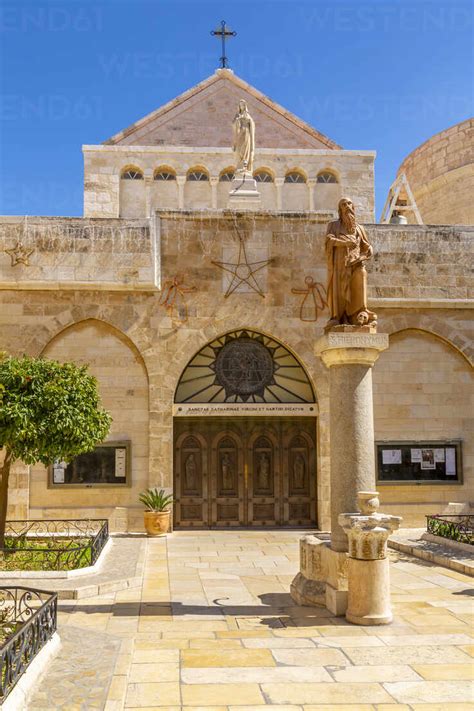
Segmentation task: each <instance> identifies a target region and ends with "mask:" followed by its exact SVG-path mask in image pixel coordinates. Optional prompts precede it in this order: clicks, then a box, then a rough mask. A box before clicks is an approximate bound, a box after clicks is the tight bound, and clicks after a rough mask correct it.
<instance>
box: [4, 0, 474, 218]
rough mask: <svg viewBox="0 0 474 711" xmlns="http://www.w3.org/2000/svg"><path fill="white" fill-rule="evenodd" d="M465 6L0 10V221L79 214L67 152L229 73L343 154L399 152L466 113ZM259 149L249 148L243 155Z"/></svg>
mask: <svg viewBox="0 0 474 711" xmlns="http://www.w3.org/2000/svg"><path fill="white" fill-rule="evenodd" d="M473 7H474V5H473V3H472V2H471V0H433V1H426V2H425V0H390V1H389V0H345V1H343V0H341V1H339V0H307V1H304V0H271V1H269V2H267V1H266V0H239V1H238V2H237V0H221V1H219V2H218V1H217V0H215V1H208V2H205V1H203V2H201V1H200V0H103V1H100V0H98V1H96V0H77V1H76V0H61V1H57V2H56V1H54V0H51V1H47V0H31V1H28V0H0V38H1V42H2V49H1V53H2V54H1V65H0V72H1V108H0V132H1V133H0V143H1V158H0V171H1V180H0V214H29V215H81V214H82V181H83V164H82V153H81V145H82V144H84V143H88V144H91V143H92V144H93V143H101V142H102V141H103V140H105V139H106V138H108V137H110V136H111V135H113V134H115V133H116V132H117V131H119V130H120V129H122V128H124V127H126V126H128V125H129V124H130V123H132V122H133V121H135V120H137V119H138V118H140V117H142V116H143V115H145V114H147V113H148V112H149V111H151V110H153V109H155V108H157V107H158V106H160V105H161V104H163V103H165V102H166V101H168V100H170V99H172V98H173V97H175V96H176V95H178V94H179V93H181V92H182V91H184V90H185V89H188V88H189V87H190V86H192V85H193V84H195V83H197V82H199V81H201V80H202V79H204V78H206V77H207V76H209V75H210V74H212V73H213V71H214V70H215V69H216V67H217V65H218V58H219V56H220V44H219V42H218V41H217V40H216V39H215V38H213V37H211V36H210V30H211V29H213V28H214V27H215V26H216V25H217V24H218V22H219V21H220V20H221V19H225V20H226V21H227V23H228V24H229V25H230V26H231V27H232V28H233V29H235V30H236V31H237V32H238V36H237V37H236V38H234V39H232V40H231V41H230V42H229V47H228V55H229V58H230V66H231V68H232V69H233V70H234V71H235V72H236V73H237V74H238V75H239V76H241V77H242V78H243V79H244V80H246V81H248V82H249V83H250V84H253V85H254V86H256V87H257V88H258V89H260V90H261V91H263V92H264V93H265V94H268V95H269V96H270V97H272V98H273V99H274V100H276V101H277V102H279V103H280V104H283V105H284V106H285V107H287V108H288V109H289V110H291V111H293V112H294V113H295V114H297V115H298V116H300V117H301V118H302V119H304V120H306V121H308V122H309V123H310V124H312V125H313V126H314V127H316V128H317V129H318V130H320V131H322V132H323V133H325V134H327V135H328V136H330V137H331V138H332V139H334V140H335V141H336V142H337V143H339V144H341V145H342V146H343V147H344V148H349V149H375V150H376V151H377V160H376V202H377V217H379V215H380V211H381V209H382V207H383V202H384V200H385V197H386V193H387V189H388V187H389V185H390V183H391V181H392V180H393V178H394V176H395V173H396V170H397V167H398V166H399V164H400V162H401V161H402V159H403V157H404V156H405V155H406V154H407V153H409V152H410V151H411V150H413V149H414V148H415V147H416V146H417V145H419V144H420V143H421V142H423V141H424V140H426V139H427V138H429V137H430V136H431V135H432V134H434V133H437V132H438V131H441V130H443V129H444V128H446V127H448V126H451V125H452V124H455V123H457V122H459V121H462V120H464V119H466V118H468V117H469V116H470V115H472V106H473V50H472V46H473V32H472V20H473V14H474V13H473ZM257 147H258V146H257Z"/></svg>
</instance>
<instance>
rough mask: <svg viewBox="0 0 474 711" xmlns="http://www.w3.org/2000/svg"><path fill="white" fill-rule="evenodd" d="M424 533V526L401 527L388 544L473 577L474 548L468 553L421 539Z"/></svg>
mask: <svg viewBox="0 0 474 711" xmlns="http://www.w3.org/2000/svg"><path fill="white" fill-rule="evenodd" d="M424 533H426V529H425V528H401V529H399V530H398V531H396V532H395V533H393V534H392V535H391V536H390V538H389V540H388V545H389V547H390V548H393V549H395V550H398V551H401V552H402V553H408V554H409V555H412V556H414V557H415V558H421V559H422V560H428V561H430V562H431V563H436V565H442V566H443V567H446V568H450V569H451V570H456V571H457V572H458V573H464V575H469V576H470V577H474V550H473V552H472V553H469V552H466V551H462V550H456V549H455V548H452V547H449V546H448V545H443V544H442V543H435V542H433V541H426V540H423V539H422V537H421V536H422V535H423V534H424ZM473 549H474V546H473Z"/></svg>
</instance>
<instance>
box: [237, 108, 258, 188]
mask: <svg viewBox="0 0 474 711" xmlns="http://www.w3.org/2000/svg"><path fill="white" fill-rule="evenodd" d="M232 128H233V132H234V143H233V146H232V149H233V151H234V155H235V163H236V170H235V172H236V173H250V174H251V173H252V171H253V158H254V154H255V123H254V120H253V118H252V117H251V116H250V114H249V110H248V108H247V102H246V101H244V100H243V99H241V101H239V110H238V112H237V113H236V115H235V117H234V120H233V122H232Z"/></svg>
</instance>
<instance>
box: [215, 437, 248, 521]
mask: <svg viewBox="0 0 474 711" xmlns="http://www.w3.org/2000/svg"><path fill="white" fill-rule="evenodd" d="M243 455H244V448H243V443H242V438H241V437H240V436H239V435H238V434H237V433H236V432H235V431H231V430H228V429H224V430H223V431H221V432H219V433H218V434H217V436H216V437H215V438H214V441H213V444H212V451H211V472H212V476H211V525H212V526H217V527H219V528H221V527H229V526H245V524H246V516H245V507H244V500H245V492H244V462H243V459H244V456H243Z"/></svg>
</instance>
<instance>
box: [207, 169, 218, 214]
mask: <svg viewBox="0 0 474 711" xmlns="http://www.w3.org/2000/svg"><path fill="white" fill-rule="evenodd" d="M209 182H210V184H211V207H212V209H213V210H217V184H218V182H219V178H218V177H217V178H216V177H212V178H209Z"/></svg>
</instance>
